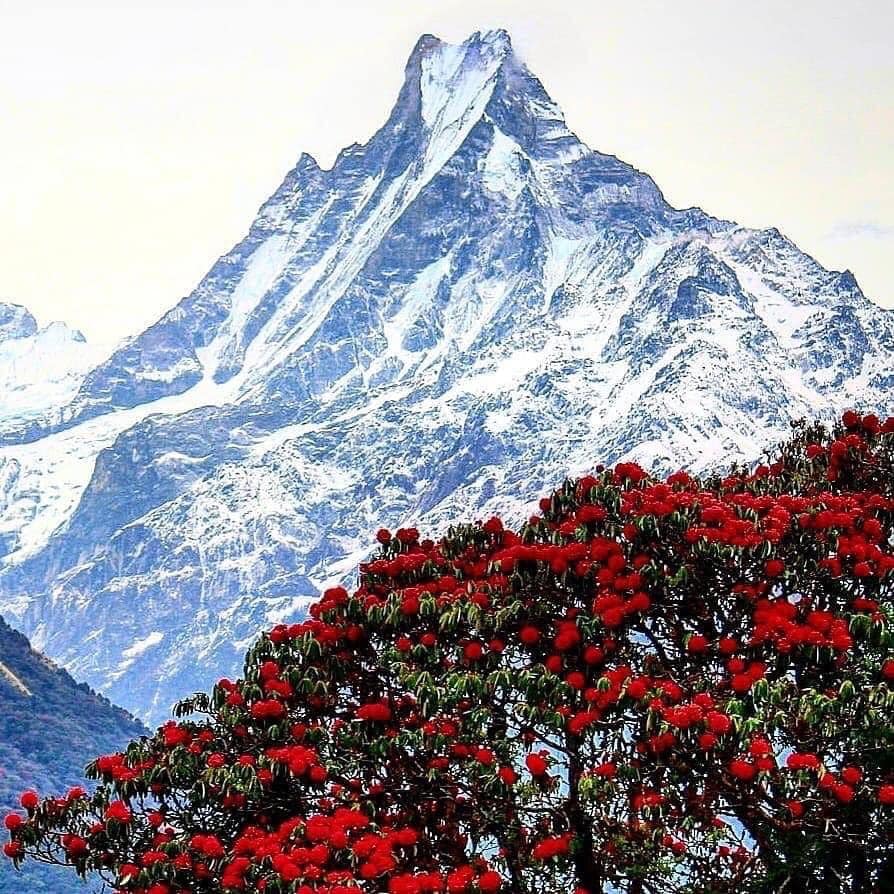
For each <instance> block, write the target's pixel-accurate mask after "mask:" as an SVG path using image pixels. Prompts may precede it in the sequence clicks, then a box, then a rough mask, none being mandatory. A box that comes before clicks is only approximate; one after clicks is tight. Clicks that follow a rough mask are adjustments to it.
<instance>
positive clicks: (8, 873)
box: [0, 619, 145, 894]
mask: <svg viewBox="0 0 894 894" xmlns="http://www.w3.org/2000/svg"><path fill="white" fill-rule="evenodd" d="M144 732H145V729H144V728H143V727H142V726H141V724H140V723H138V722H137V721H136V720H134V718H133V717H131V716H130V715H129V714H127V713H126V712H125V711H122V710H121V709H120V708H116V707H115V706H114V705H112V704H111V703H110V702H109V701H108V700H107V699H105V698H102V697H101V696H99V695H97V694H96V693H95V692H93V691H92V690H91V689H90V688H89V687H87V686H86V685H84V684H78V683H76V682H75V681H74V680H73V679H72V678H71V676H69V674H68V673H66V672H65V671H64V670H62V669H61V668H59V667H57V666H56V665H55V664H53V663H52V662H51V661H48V660H47V659H46V658H45V657H44V656H43V655H41V654H40V653H38V652H35V651H34V650H33V649H32V648H31V646H30V645H29V643H28V640H27V639H26V638H25V637H24V636H22V634H20V633H17V632H16V631H14V630H12V629H11V628H10V627H9V626H8V625H7V624H6V623H5V622H4V621H3V620H2V619H0V816H4V815H5V814H7V813H8V812H9V811H11V810H13V809H15V808H19V796H20V795H21V794H22V792H23V791H25V790H28V789H34V790H36V791H38V792H40V793H41V794H44V795H46V794H50V793H53V794H58V793H62V794H64V793H65V791H66V789H67V788H68V787H69V786H73V785H84V784H85V780H84V767H85V766H86V765H87V763H88V762H89V761H90V760H92V759H93V758H95V757H96V756H97V755H98V754H104V753H106V752H110V751H116V750H118V749H120V748H121V747H122V746H123V745H125V744H126V743H127V742H128V741H129V740H130V739H132V738H133V737H135V736H139V735H141V734H142V733H144ZM19 811H20V812H21V808H19ZM96 887H97V886H96V885H93V886H90V887H88V886H85V885H84V884H83V883H82V882H80V881H78V879H77V877H76V876H74V875H73V873H71V872H70V871H68V872H58V871H57V870H56V869H54V868H52V867H46V866H40V865H36V864H35V865H30V866H27V867H25V869H24V871H23V872H16V871H15V870H14V869H13V868H12V866H11V865H10V864H9V863H8V861H3V862H2V863H0V894H24V892H27V894H40V892H47V894H69V892H81V894H85V892H87V891H92V890H96Z"/></svg>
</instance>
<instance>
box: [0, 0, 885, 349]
mask: <svg viewBox="0 0 894 894" xmlns="http://www.w3.org/2000/svg"><path fill="white" fill-rule="evenodd" d="M490 27H505V28H507V29H508V30H509V31H510V33H511V34H512V36H513V43H514V45H515V47H516V50H517V51H518V52H519V54H520V55H521V56H522V57H523V58H524V59H525V60H526V61H527V63H528V65H529V67H530V68H531V69H532V70H533V71H534V73H535V74H536V75H538V76H539V77H540V79H541V80H542V81H543V83H544V85H545V86H546V88H547V90H548V91H549V92H550V94H551V95H552V96H553V98H554V99H555V100H556V101H557V102H558V103H559V104H560V105H561V106H562V107H563V109H564V111H565V114H566V117H567V120H568V123H569V125H570V126H571V128H572V129H573V130H575V131H576V132H577V133H578V134H579V135H580V136H581V137H582V138H583V139H584V140H585V141H586V142H587V143H588V144H589V145H590V146H592V147H593V148H597V149H599V150H600V151H603V152H609V153H612V154H615V155H618V156H619V157H620V158H622V159H624V160H625V161H628V162H630V163H631V164H634V165H636V166H637V167H639V168H641V169H642V170H645V171H647V172H648V173H650V174H651V175H652V176H653V177H654V178H655V180H656V181H657V182H658V185H659V186H660V187H661V188H662V189H663V191H664V193H665V195H666V196H667V198H668V199H669V201H670V202H672V203H673V204H675V205H677V206H679V207H684V206H689V205H700V206H701V207H703V208H704V209H706V210H707V211H709V212H711V213H712V214H715V215H718V216H720V217H725V218H729V219H733V220H736V221H738V222H740V223H742V224H746V225H748V226H754V227H764V226H777V227H779V229H781V230H782V231H783V232H784V233H786V234H787V235H788V236H790V237H791V238H793V239H794V240H795V241H796V242H797V243H799V244H800V245H801V247H802V248H804V249H805V250H807V251H808V252H810V253H812V254H813V255H814V256H815V257H817V258H818V259H819V260H820V261H821V262H822V263H823V264H825V265H826V266H828V267H832V268H835V269H842V268H845V267H847V268H850V269H852V270H853V271H854V272H855V273H856V275H857V278H858V280H859V282H860V284H861V285H862V287H863V289H864V291H865V292H866V293H867V294H868V295H869V296H870V297H872V298H874V299H876V300H877V301H879V302H880V303H882V304H885V305H889V306H894V268H892V266H891V264H890V263H889V258H890V256H891V255H892V253H894V169H892V158H894V155H892V149H894V53H892V50H891V46H892V34H894V3H891V2H889V0H876V2H854V0H851V2H841V0H838V2H834V3H832V2H816V0H813V2H807V0H789V2H785V3H783V2H780V0H773V2H763V0H749V2H746V3H743V2H741V0H736V2H728V0H712V2H707V0H698V2H696V0H673V2H666V3H659V2H646V0H624V2H618V0H613V2H611V3H606V2H602V0H587V2H562V0H512V2H509V0H474V2H471V0H470V2H466V0H456V2H450V0H437V2H428V0H425V2H423V0H415V2H392V0H377V2H367V3H360V2H347V0H327V2H291V3H276V2H272V0H253V2H229V3H228V2H222V0H217V2H210V0H204V2H203V0H178V2H176V3H171V2H168V0H151V2H135V0H116V2H108V3H92V4H86V3H77V2H75V0H69V2H67V3H62V2H55V3H53V2H48V0H15V2H12V0H0V296H3V297H6V298H7V299H12V300H16V301H19V302H21V303H24V304H27V305H28V306H29V307H30V308H31V309H32V310H33V311H34V313H35V314H36V315H37V316H38V319H39V320H40V322H48V321H49V320H50V319H64V320H66V321H67V322H69V323H71V324H73V325H76V326H78V327H80V328H81V329H83V330H84V332H85V333H86V334H87V336H88V338H89V339H91V340H98V341H110V340H114V339H117V338H120V337H122V336H125V335H128V334H131V333H134V332H136V331H138V330H140V329H142V328H143V327H144V326H146V325H147V324H148V323H150V322H151V321H153V320H154V319H156V318H157V317H158V316H159V315H160V314H161V313H162V312H163V311H165V310H166V309H167V308H169V307H170V306H172V305H173V304H174V303H175V302H176V301H177V300H178V299H179V298H181V297H182V296H183V295H185V294H187V293H188V292H189V291H190V290H191V289H192V288H193V287H194V286H195V284H196V283H197V282H198V280H199V279H200V278H201V276H202V275H203V274H204V273H205V271H206V270H207V269H208V267H210V265H211V264H212V262H213V261H214V260H215V258H217V257H218V256H219V255H221V254H223V253H225V252H226V251H228V250H229V248H230V247H231V246H232V245H233V244H234V243H235V242H237V241H238V240H239V239H240V238H241V237H242V235H243V234H244V232H245V231H246V229H247V228H248V226H249V224H250V223H251V220H252V219H253V216H254V213H255V211H256V209H257V207H258V206H259V205H260V204H261V202H262V201H263V200H264V199H265V198H266V197H267V196H268V195H269V194H270V193H271V192H272V191H273V189H274V188H275V187H276V186H277V184H278V183H279V181H280V179H281V178H282V176H283V175H284V174H285V173H286V171H287V170H288V169H289V168H290V167H291V166H292V165H293V164H294V162H295V161H296V160H297V158H298V156H299V155H300V153H301V152H302V151H303V150H306V151H309V152H310V153H311V154H312V155H314V156H315V157H316V158H317V160H318V161H320V162H321V163H322V164H324V165H328V164H329V163H331V161H332V160H333V158H334V156H335V154H336V153H337V151H338V150H339V149H340V148H341V147H342V146H344V145H346V144H349V143H352V142H355V141H357V142H362V141H365V140H366V139H367V138H368V137H369V136H370V135H371V134H372V133H373V131H374V130H375V129H376V128H377V127H378V126H379V125H380V124H381V123H382V122H383V121H384V120H385V118H386V116H387V114H388V111H389V110H390V107H391V105H392V103H393V101H394V99H395V97H396V95H397V90H398V88H399V86H400V83H401V80H402V76H403V66H404V63H405V61H406V57H407V55H408V54H409V52H410V49H411V48H412V46H413V44H414V42H415V41H416V39H417V37H418V36H419V35H420V34H422V33H424V32H431V33H434V34H437V35H438V36H440V37H443V38H445V39H449V40H454V41H459V40H462V39H464V38H465V37H466V36H467V35H468V34H469V33H470V32H472V31H475V30H479V29H483V28H490Z"/></svg>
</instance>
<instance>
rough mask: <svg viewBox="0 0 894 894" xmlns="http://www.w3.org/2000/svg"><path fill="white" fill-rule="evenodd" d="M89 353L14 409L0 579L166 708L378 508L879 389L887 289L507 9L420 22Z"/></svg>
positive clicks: (884, 377)
mask: <svg viewBox="0 0 894 894" xmlns="http://www.w3.org/2000/svg"><path fill="white" fill-rule="evenodd" d="M598 87H599V85H594V102H598V89H597V88H598ZM606 89H610V87H607V88H606ZM697 138H698V137H697V135H695V134H694V135H693V139H697ZM75 378H76V379H77V383H78V384H77V389H76V392H74V391H71V392H70V391H69V390H66V392H65V397H64V399H59V401H58V403H53V401H50V402H49V403H50V404H52V409H51V410H48V411H46V412H42V413H39V414H34V415H33V416H32V418H31V419H30V421H26V422H22V421H21V420H20V419H19V417H10V415H9V414H7V413H6V411H5V410H3V409H2V408H0V418H3V417H4V416H5V418H6V419H7V420H8V419H9V418H14V419H18V420H19V421H14V422H13V423H9V422H8V421H4V422H3V423H2V426H0V434H2V436H3V439H4V446H2V447H0V537H2V541H0V542H2V545H3V550H2V552H3V553H4V556H3V559H2V563H3V564H2V571H0V610H2V611H3V612H4V613H6V615H7V616H8V617H9V618H10V620H11V621H12V622H13V623H14V624H15V625H16V626H18V627H20V628H21V629H22V630H24V631H26V632H27V633H28V634H29V635H30V636H31V637H32V638H33V640H34V641H35V643H36V644H37V645H38V646H39V647H40V648H41V649H43V650H45V651H46V652H47V653H48V654H49V655H51V656H53V657H54V658H55V659H57V660H59V661H60V662H62V663H63V664H64V665H65V666H66V667H67V668H69V669H70V670H71V671H72V673H74V674H75V675H76V676H79V677H81V678H84V679H86V680H87V681H89V682H90V684H91V685H93V686H95V687H97V688H99V689H100V690H102V691H103V692H105V693H106V694H108V695H109V696H110V697H111V698H112V699H113V700H114V701H116V702H118V703H120V704H123V705H125V706H126V707H127V708H129V709H131V710H133V711H135V712H137V713H138V714H139V715H140V716H142V717H143V718H145V719H147V720H150V721H158V720H159V719H160V718H161V717H163V716H164V715H165V714H166V713H167V711H168V708H169V706H170V704H171V703H172V702H173V701H174V700H175V699H176V698H177V697H178V696H181V695H184V694H186V693H188V692H190V691H191V690H193V689H194V688H197V687H200V686H204V685H207V684H208V682H209V681H210V680H212V679H214V678H215V677H216V676H219V675H220V674H223V673H233V672H235V671H237V669H238V667H239V666H240V663H241V658H242V652H243V649H244V648H245V646H246V645H247V644H248V643H249V642H250V641H251V640H252V638H253V637H254V636H255V634H256V632H257V631H258V630H259V629H260V628H262V627H265V626H267V625H270V624H272V623H274V622H275V621H277V620H279V619H282V618H296V617H300V616H301V614H302V611H303V610H304V608H305V607H306V605H307V603H308V602H309V601H310V600H311V599H312V598H314V596H315V594H317V593H318V592H319V590H320V588H321V587H323V586H325V585H327V584H329V583H331V582H334V581H338V580H342V579H344V578H345V577H346V576H347V575H350V574H351V573H352V570H353V568H354V567H355V566H356V563H357V562H358V560H359V559H361V558H362V557H363V556H364V555H366V554H367V552H368V550H369V548H370V543H371V535H372V533H373V532H374V531H375V529H376V528H377V527H379V526H380V525H388V526H396V525H401V524H407V523H411V522H418V523H420V524H421V525H423V526H424V527H425V528H426V529H427V530H432V531H437V530H439V529H443V528H444V527H445V526H446V525H447V524H448V523H449V522H450V521H451V520H454V519H457V518H469V517H476V516H478V517H481V516H485V515H487V514H489V513H492V512H495V511H498V512H502V513H504V514H508V515H509V516H510V517H514V518H519V517H521V516H522V513H523V512H524V509H525V507H526V505H527V504H528V502H529V501H530V500H531V499H533V498H534V497H536V496H537V495H539V494H540V493H541V492H543V491H544V490H546V489H548V488H550V487H551V486H553V485H554V484H555V483H556V482H558V481H560V480H561V479H562V478H564V477H565V475H566V474H568V473H572V472H577V471H582V470H584V469H587V468H590V467H592V465H593V464H594V463H596V462H599V461H616V460H619V459H622V458H637V459H639V460H641V461H642V462H644V463H645V464H647V465H649V466H651V467H654V468H657V469H659V470H671V469H673V468H675V467H678V466H680V465H683V464H685V465H688V466H693V467H695V468H697V469H706V468H709V467H712V466H714V465H716V464H717V463H727V462H728V461H730V460H731V459H733V458H740V459H743V460H745V459H749V460H750V459H753V458H755V457H756V456H757V455H758V453H759V452H760V450H761V449H762V448H763V447H764V446H765V445H767V444H769V443H772V442H774V441H775V440H777V439H778V438H779V437H780V436H781V435H782V434H783V432H784V431H785V429H786V427H787V423H788V421H789V420H790V419H792V418H795V417H800V416H804V415H808V416H828V415H831V414H833V413H837V412H839V411H840V410H841V409H842V408H844V407H846V406H848V405H851V404H858V405H860V406H866V407H873V408H874V409H875V410H877V411H878V412H880V413H891V412H892V411H894V401H892V397H891V395H892V384H894V314H892V313H891V312H888V311H885V310H882V309H881V308H880V307H878V306H877V305H875V304H873V303H872V302H871V301H869V300H867V299H866V298H865V297H864V296H863V294H862V292H861V291H860V289H859V287H858V285H857V283H856V281H855V279H854V277H853V276H852V275H851V274H850V273H848V272H845V273H837V272H832V271H828V270H826V269H824V268H823V267H821V266H820V265H819V264H818V263H817V262H816V261H814V260H813V259H812V258H811V257H809V256H808V255H806V254H805V253H804V252H802V251H800V250H799V249H798V248H797V247H796V246H795V245H794V244H792V242H790V241H789V240H788V239H787V238H785V237H784V236H783V235H782V234H781V233H779V232H778V231H777V230H775V229H770V230H750V229H747V228H744V227H740V226H738V225H736V224H734V223H730V222H728V221H723V220H718V219H716V218H713V217H711V216H710V215H708V214H706V213H705V212H703V211H701V210H700V209H698V208H689V209H686V210H677V209H675V208H672V207H671V206H670V205H669V204H668V203H667V202H666V201H665V199H664V197H663V196H662V194H661V192H660V190H659V189H658V187H657V186H656V185H655V183H654V182H653V181H652V179H651V178H650V177H649V176H647V175H646V174H644V173H641V172H640V171H638V170H636V169H635V168H633V167H631V166H630V165H628V164H625V163H624V162H622V161H619V160H618V159H617V158H615V157H613V156H610V155H604V154H602V153H599V152H595V151H592V150H591V149H589V148H588V147H587V146H585V145H584V144H583V143H582V142H581V141H580V140H579V139H578V138H577V137H576V136H575V135H574V133H572V131H571V130H569V128H568V127H567V126H566V124H565V120H564V118H563V116H562V113H561V111H560V110H559V109H558V107H557V106H556V105H555V103H554V102H553V101H552V100H551V99H550V98H549V96H548V95H547V93H546V92H545V90H544V88H543V86H542V85H541V83H540V82H539V81H538V80H537V79H536V78H535V77H534V76H533V75H532V74H531V73H530V72H529V71H528V69H527V68H526V67H525V65H524V64H523V63H522V61H521V60H520V59H519V58H518V56H517V55H516V53H515V52H514V51H513V49H512V46H511V43H510V40H509V38H508V36H507V35H506V33H505V32H502V31H493V32H487V33H483V34H475V35H473V36H472V37H470V38H469V39H468V40H467V41H466V42H465V43H463V44H460V45H458V46H453V45H449V44H446V43H443V42H442V41H440V40H438V39H437V38H435V37H431V36H425V37H423V38H422V39H421V40H420V41H419V42H418V44H417V46H416V47H415V49H414V50H413V52H412V55H411V56H410V59H409V62H408V64H407V68H406V79H405V82H404V85H403V88H402V89H401V91H400V95H399V97H398V99H397V103H396V105H395V107H394V109H393V111H392V112H391V115H390V117H389V118H388V120H387V121H386V122H385V124H384V125H383V127H382V128H381V129H380V130H379V131H378V132H377V133H376V134H375V135H374V136H373V137H372V138H371V139H370V140H369V141H368V142H367V143H365V144H363V145H357V144H355V145H352V146H349V147H348V148H347V149H345V150H343V151H342V152H341V153H340V155H339V156H338V158H337V160H336V161H335V163H334V164H333V166H332V167H331V168H330V169H328V170H324V169H322V168H320V166H319V165H318V164H317V163H316V162H315V161H314V159H313V158H311V157H310V156H309V155H302V156H301V157H300V159H299V160H298V163H297V165H296V166H295V168H294V169H293V170H292V171H290V172H289V173H288V174H287V175H286V178H285V180H284V181H283V183H282V185H281V186H280V187H279V189H277V191H276V192H275V193H274V195H273V196H272V197H271V198H270V199H269V200H268V201H267V202H266V203H265V204H264V205H263V206H262V207H261V209H260V211H259V212H258V215H257V218H256V219H255V221H254V222H253V223H252V225H251V227H250V229H249V231H248V235H247V236H246V237H245V239H244V240H243V241H242V242H240V243H239V244H238V245H237V246H235V247H234V248H233V249H232V250H231V251H230V252H229V253H227V254H226V255H224V256H223V257H221V258H220V259H219V260H218V261H217V262H216V263H215V264H214V265H213V267H212V268H211V269H210V271H209V272H208V274H207V275H206V276H205V278H204V279H203V280H202V281H201V282H200V283H199V285H198V286H197V287H196V289H195V291H194V292H192V293H191V294H190V295H188V296H187V297H186V298H184V299H183V300H182V301H180V302H179V304H177V305H176V307H174V308H173V309H172V310H170V311H169V312H168V313H167V314H165V315H164V316H163V317H162V318H161V319H160V320H159V321H158V322H157V323H156V324H154V325H153V326H151V327H150V328H149V329H147V330H146V331H145V332H143V333H142V334H140V335H138V336H136V337H134V338H132V339H130V340H129V341H127V342H126V343H125V344H123V345H122V346H121V347H120V348H119V349H118V350H116V351H115V352H114V353H113V354H112V356H111V357H109V358H108V359H106V360H105V361H104V362H102V363H99V364H98V365H95V366H93V367H92V368H91V369H90V370H89V371H88V372H86V373H83V372H77V373H76V374H75ZM66 382H68V383H69V384H67V385H66V389H69V388H70V380H68V379H66ZM69 393H70V397H69Z"/></svg>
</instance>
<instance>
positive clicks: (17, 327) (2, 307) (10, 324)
mask: <svg viewBox="0 0 894 894" xmlns="http://www.w3.org/2000/svg"><path fill="white" fill-rule="evenodd" d="M36 332H37V320H35V319H34V317H33V316H32V314H31V312H30V311H29V310H28V308H26V307H23V306H22V305H21V304H13V303H12V302H11V301H0V341H6V339H8V338H27V337H28V336H30V335H34V334H35V333H36Z"/></svg>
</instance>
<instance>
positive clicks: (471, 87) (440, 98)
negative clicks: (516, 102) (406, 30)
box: [407, 30, 513, 129]
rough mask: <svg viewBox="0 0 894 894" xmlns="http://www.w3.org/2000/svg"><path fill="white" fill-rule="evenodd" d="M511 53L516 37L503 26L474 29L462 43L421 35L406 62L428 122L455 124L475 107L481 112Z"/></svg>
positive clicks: (429, 124) (434, 125)
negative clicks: (482, 30)
mask: <svg viewBox="0 0 894 894" xmlns="http://www.w3.org/2000/svg"><path fill="white" fill-rule="evenodd" d="M512 55H513V52H512V42H511V40H510V39H509V35H508V33H507V32H506V31H503V30H497V31H485V32H481V31H476V32H475V33H474V34H472V35H471V36H470V37H469V38H467V39H466V40H464V41H463V42H462V43H459V44H451V43H447V42H445V41H443V40H441V39H440V38H438V37H435V36H434V35H432V34H424V35H423V36H422V37H420V38H419V40H418V41H417V42H416V46H415V47H414V48H413V52H412V54H411V55H410V60H409V62H408V63H407V84H408V85H409V86H410V87H411V88H412V89H413V90H414V92H415V90H416V89H418V91H419V92H418V97H419V102H420V106H419V111H420V113H421V116H422V120H423V122H424V124H425V125H426V126H427V127H428V128H430V129H436V128H438V127H451V126H454V125H455V124H456V123H457V122H458V121H459V120H460V119H464V118H466V116H467V114H468V113H469V112H470V111H472V110H473V109H475V110H477V111H478V112H479V113H480V112H481V111H483V109H484V106H485V105H486V104H487V101H488V99H489V98H490V94H491V93H492V91H493V88H494V83H495V82H496V77H497V73H498V72H499V71H500V69H501V67H502V66H503V63H504V62H505V61H506V60H507V59H508V58H509V57H511V56H512ZM417 85H418V88H417Z"/></svg>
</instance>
